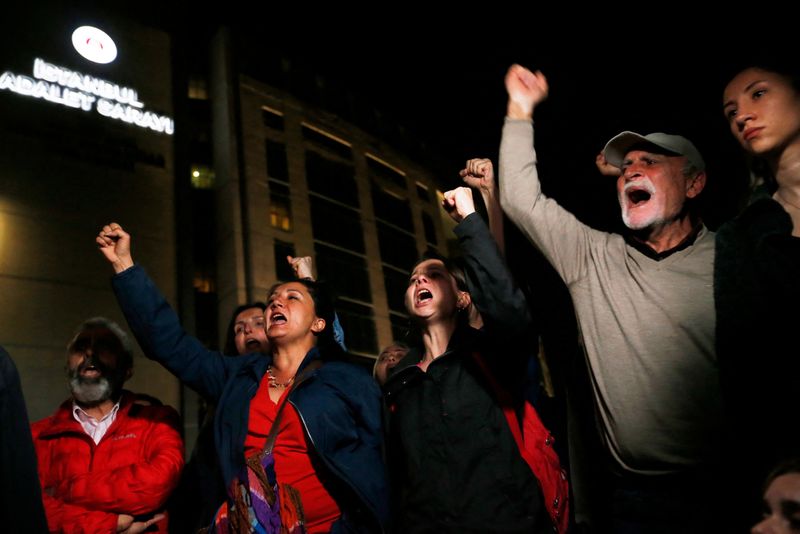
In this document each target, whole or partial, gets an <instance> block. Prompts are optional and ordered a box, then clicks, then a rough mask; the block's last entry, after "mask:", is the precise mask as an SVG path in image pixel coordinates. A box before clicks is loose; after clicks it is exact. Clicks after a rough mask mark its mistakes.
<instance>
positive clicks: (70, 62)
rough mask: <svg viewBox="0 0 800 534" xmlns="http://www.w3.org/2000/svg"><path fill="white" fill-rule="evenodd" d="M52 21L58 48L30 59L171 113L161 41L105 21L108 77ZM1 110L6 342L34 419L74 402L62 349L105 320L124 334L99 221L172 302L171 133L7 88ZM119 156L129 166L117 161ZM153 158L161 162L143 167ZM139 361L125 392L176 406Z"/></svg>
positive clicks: (156, 375) (165, 385)
mask: <svg viewBox="0 0 800 534" xmlns="http://www.w3.org/2000/svg"><path fill="white" fill-rule="evenodd" d="M51 22H52V21H51ZM52 23H53V28H52V32H53V33H52V35H53V37H52V40H53V41H54V42H58V43H60V44H59V45H58V46H59V47H61V46H63V47H64V50H63V53H62V54H61V55H60V57H48V51H47V50H36V49H31V50H29V55H30V64H33V59H34V57H40V56H42V57H43V58H44V59H45V60H47V61H52V62H53V63H56V64H59V65H63V66H65V67H69V68H72V69H75V70H76V71H81V72H85V73H87V74H92V75H94V76H97V77H103V78H105V79H107V80H109V81H112V82H114V83H118V84H120V85H123V86H128V87H133V88H136V89H137V90H138V92H139V100H140V101H142V102H144V103H145V105H146V107H147V108H148V109H154V110H158V112H159V113H161V114H165V115H169V116H172V115H173V114H172V87H171V79H172V75H171V65H170V42H169V38H168V37H167V35H166V34H164V33H161V32H158V31H154V30H149V29H146V28H142V27H136V26H131V25H130V24H124V25H123V24H120V23H114V22H113V21H109V23H108V25H107V26H105V27H104V29H105V31H106V32H107V33H109V34H110V35H111V36H112V38H113V39H114V40H115V42H116V45H117V47H118V49H119V51H120V59H119V60H118V61H119V63H118V64H117V65H115V66H114V67H113V68H111V67H109V68H107V69H105V70H103V69H102V68H98V67H94V66H92V65H91V64H89V63H88V62H86V61H85V60H83V59H82V58H80V57H79V56H77V54H75V53H74V52H72V51H71V50H68V48H70V47H71V44H70V43H69V35H70V33H71V29H72V28H70V27H68V26H67V24H66V22H64V21H55V22H52ZM37 24H41V21H37ZM20 27H22V28H24V27H25V23H24V21H22V22H21V23H20ZM59 39H62V40H63V43H62V42H61V41H59ZM20 53H24V52H20ZM52 54H53V52H52V51H51V52H50V54H49V55H50V56H52ZM9 68H13V69H14V70H20V69H19V67H18V66H14V67H11V66H7V65H0V72H2V71H4V70H7V69H9ZM22 74H27V75H29V73H26V72H22ZM0 114H2V116H3V117H4V120H3V121H2V123H0V145H2V149H1V150H0V301H2V305H0V344H2V345H3V346H5V348H6V349H7V350H8V352H9V353H10V354H11V356H12V358H13V359H14V361H15V362H16V364H17V367H18V368H19V371H20V375H21V378H22V386H23V391H24V393H25V398H26V402H27V406H28V411H29V416H30V418H31V420H37V419H40V418H42V417H44V416H46V415H49V414H51V413H53V412H54V411H55V409H56V407H57V406H58V405H59V403H61V402H62V401H63V400H64V399H65V398H67V397H68V395H69V392H68V389H67V383H66V375H65V371H64V366H65V347H66V344H67V342H68V340H69V339H70V338H71V336H72V333H73V330H74V329H75V327H77V325H78V324H80V323H81V322H82V321H83V320H85V319H87V318H89V317H93V316H97V315H102V316H106V317H109V318H111V319H112V320H115V321H117V322H119V323H120V325H121V326H123V328H125V329H126V330H127V325H126V323H125V320H124V318H123V317H122V314H121V313H120V311H119V308H118V306H117V304H116V301H115V299H114V296H113V294H112V291H111V288H110V284H109V277H110V275H111V274H112V271H111V268H110V266H109V265H108V264H107V262H106V261H105V260H104V259H103V258H102V257H101V255H100V254H99V252H98V251H97V248H96V246H95V244H94V237H95V236H96V234H97V232H98V231H99V230H100V228H101V226H102V225H103V224H105V223H107V222H110V221H117V222H119V223H121V224H122V225H123V226H124V227H125V229H126V230H128V231H129V232H130V233H131V234H132V235H133V247H134V248H133V252H134V257H135V259H136V260H137V262H140V263H142V264H143V265H145V266H146V267H147V270H148V272H149V273H150V274H151V275H152V277H153V278H154V279H155V281H156V283H157V284H158V286H159V287H160V288H161V289H162V291H163V292H164V293H165V294H166V295H167V297H168V298H169V299H170V300H171V301H173V302H174V296H175V294H176V277H175V256H176V254H175V249H176V241H175V240H176V236H175V231H174V218H175V216H174V205H175V199H174V192H173V191H174V168H173V167H174V164H173V140H172V139H173V138H172V137H171V136H169V135H165V134H161V133H157V132H153V131H149V130H145V129H142V128H139V127H137V126H133V125H129V124H126V123H123V122H120V121H114V120H111V119H107V118H105V117H97V116H94V115H92V114H96V112H94V111H92V112H84V111H81V110H76V109H72V108H68V107H65V106H61V105H58V104H54V103H51V102H46V101H42V100H36V99H33V98H30V97H27V96H23V95H19V94H15V93H12V92H8V91H0ZM177 127H178V128H179V127H180V125H178V126H177ZM120 155H122V157H123V159H124V158H126V157H131V162H132V163H131V165H124V164H120V162H119V161H118V160H119V158H120ZM152 156H158V157H161V158H163V160H162V161H163V166H162V165H161V162H160V161H157V162H156V164H155V165H154V164H152V161H153V160H152V159H151V163H146V162H144V160H147V159H149V158H151V157H152ZM134 366H135V368H134V377H133V378H132V379H131V381H129V382H128V384H127V387H128V388H129V389H132V390H134V391H139V392H144V393H148V394H151V395H154V396H156V397H158V398H160V399H161V400H163V401H164V402H165V403H167V404H170V405H172V406H175V407H179V401H180V398H179V388H178V384H177V381H176V380H175V379H174V378H173V377H172V376H171V375H170V374H169V373H167V372H166V371H165V370H163V369H162V368H161V366H159V365H157V364H154V363H152V362H150V361H148V360H147V359H145V358H144V357H142V355H141V352H140V351H138V347H137V354H136V356H135V364H134Z"/></svg>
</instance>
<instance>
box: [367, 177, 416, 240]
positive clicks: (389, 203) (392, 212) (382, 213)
mask: <svg viewBox="0 0 800 534" xmlns="http://www.w3.org/2000/svg"><path fill="white" fill-rule="evenodd" d="M372 205H373V207H374V209H375V217H376V218H378V219H380V220H382V221H386V222H387V223H389V224H392V225H394V226H397V227H398V228H401V229H403V230H405V231H407V232H413V231H414V226H413V224H412V222H411V208H410V207H409V205H408V200H407V199H405V198H398V197H397V196H396V195H393V194H392V193H391V192H389V191H387V190H386V189H384V188H383V187H381V185H380V184H379V183H378V182H376V181H375V180H372Z"/></svg>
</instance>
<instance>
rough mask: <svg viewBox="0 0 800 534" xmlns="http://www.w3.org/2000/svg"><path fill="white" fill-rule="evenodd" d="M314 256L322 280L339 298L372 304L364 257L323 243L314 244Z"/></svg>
mask: <svg viewBox="0 0 800 534" xmlns="http://www.w3.org/2000/svg"><path fill="white" fill-rule="evenodd" d="M314 255H315V257H316V260H317V273H319V277H320V279H321V280H326V281H327V282H329V283H330V284H331V287H332V288H334V289H335V290H336V293H337V294H338V295H339V296H341V297H349V298H352V299H356V300H361V301H363V302H372V293H371V292H370V287H369V275H368V274H367V261H366V260H365V259H364V258H363V257H362V256H358V255H356V254H350V253H349V252H346V251H344V250H339V249H337V248H334V247H330V246H327V245H324V244H322V243H314Z"/></svg>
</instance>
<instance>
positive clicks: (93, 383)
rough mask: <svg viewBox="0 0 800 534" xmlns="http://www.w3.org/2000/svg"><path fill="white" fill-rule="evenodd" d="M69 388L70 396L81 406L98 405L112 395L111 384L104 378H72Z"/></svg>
mask: <svg viewBox="0 0 800 534" xmlns="http://www.w3.org/2000/svg"><path fill="white" fill-rule="evenodd" d="M69 387H70V390H71V391H72V396H73V397H75V400H76V401H77V402H78V404H82V405H90V406H91V405H96V404H100V403H102V402H104V401H107V400H108V399H110V398H111V395H112V394H113V388H112V387H111V382H109V380H108V378H106V377H105V376H101V377H99V378H82V377H81V376H72V377H70V379H69Z"/></svg>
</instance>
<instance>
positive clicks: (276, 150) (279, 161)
mask: <svg viewBox="0 0 800 534" xmlns="http://www.w3.org/2000/svg"><path fill="white" fill-rule="evenodd" d="M267 174H268V175H269V177H270V178H276V179H278V180H283V181H284V182H288V181H289V162H288V160H287V159H286V145H284V144H283V143H277V142H275V141H269V140H268V141H267Z"/></svg>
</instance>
